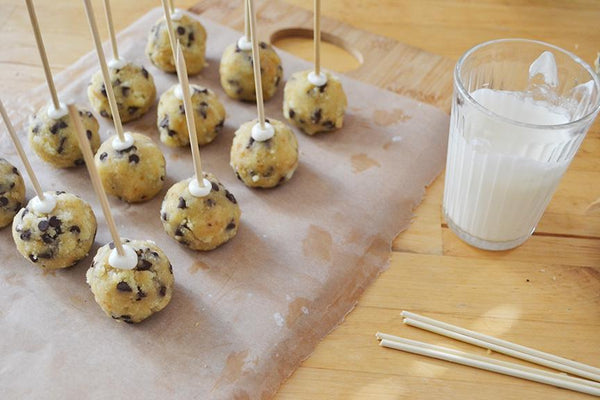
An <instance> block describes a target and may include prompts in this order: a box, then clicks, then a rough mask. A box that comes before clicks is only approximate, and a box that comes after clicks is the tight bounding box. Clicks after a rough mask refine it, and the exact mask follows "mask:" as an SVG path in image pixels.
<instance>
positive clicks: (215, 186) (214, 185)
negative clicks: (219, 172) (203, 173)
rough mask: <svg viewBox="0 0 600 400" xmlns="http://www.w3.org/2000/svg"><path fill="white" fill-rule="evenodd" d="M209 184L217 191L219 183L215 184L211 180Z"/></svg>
mask: <svg viewBox="0 0 600 400" xmlns="http://www.w3.org/2000/svg"><path fill="white" fill-rule="evenodd" d="M210 186H212V190H214V191H215V192H218V191H219V185H217V183H216V182H213V181H211V182H210Z"/></svg>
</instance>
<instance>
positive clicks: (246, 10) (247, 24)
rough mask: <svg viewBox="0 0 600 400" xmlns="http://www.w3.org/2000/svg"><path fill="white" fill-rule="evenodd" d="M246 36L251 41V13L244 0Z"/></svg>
mask: <svg viewBox="0 0 600 400" xmlns="http://www.w3.org/2000/svg"><path fill="white" fill-rule="evenodd" d="M244 36H246V40H248V41H250V13H249V11H248V2H247V1H246V0H244Z"/></svg>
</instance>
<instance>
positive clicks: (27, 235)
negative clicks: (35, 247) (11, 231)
mask: <svg viewBox="0 0 600 400" xmlns="http://www.w3.org/2000/svg"><path fill="white" fill-rule="evenodd" d="M20 237H21V240H25V241H27V240H29V239H31V231H30V230H29V229H27V230H26V231H23V232H21V236H20Z"/></svg>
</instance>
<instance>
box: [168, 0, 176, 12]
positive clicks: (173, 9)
mask: <svg viewBox="0 0 600 400" xmlns="http://www.w3.org/2000/svg"><path fill="white" fill-rule="evenodd" d="M168 1H169V10H171V13H174V12H175V2H174V1H173V0H168Z"/></svg>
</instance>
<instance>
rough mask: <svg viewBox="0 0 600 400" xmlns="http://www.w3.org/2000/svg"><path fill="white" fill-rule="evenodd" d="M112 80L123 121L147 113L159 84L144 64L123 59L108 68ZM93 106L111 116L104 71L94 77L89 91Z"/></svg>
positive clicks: (104, 115)
mask: <svg viewBox="0 0 600 400" xmlns="http://www.w3.org/2000/svg"><path fill="white" fill-rule="evenodd" d="M109 75H110V81H111V84H112V87H113V91H114V93H115V99H116V101H117V107H118V108H119V115H120V117H121V121H122V122H129V121H133V120H135V119H138V118H140V117H141V116H142V115H144V114H145V113H146V112H148V110H149V109H150V107H152V104H154V100H155V99H156V87H155V86H154V79H153V78H152V75H150V73H149V72H148V71H147V70H146V69H145V68H144V67H143V66H139V65H135V64H133V63H129V62H123V63H122V65H118V67H114V66H111V68H109ZM87 94H88V98H89V100H90V104H91V105H92V108H93V109H94V110H96V111H97V112H98V113H99V114H100V115H102V116H103V117H105V118H112V113H111V111H110V105H109V103H108V96H107V94H106V88H105V87H104V81H103V79H102V72H101V71H98V72H96V73H95V74H94V76H92V80H91V82H90V85H89V86H88V90H87Z"/></svg>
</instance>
